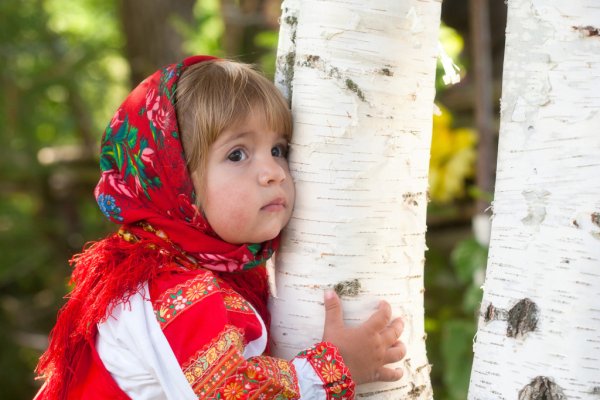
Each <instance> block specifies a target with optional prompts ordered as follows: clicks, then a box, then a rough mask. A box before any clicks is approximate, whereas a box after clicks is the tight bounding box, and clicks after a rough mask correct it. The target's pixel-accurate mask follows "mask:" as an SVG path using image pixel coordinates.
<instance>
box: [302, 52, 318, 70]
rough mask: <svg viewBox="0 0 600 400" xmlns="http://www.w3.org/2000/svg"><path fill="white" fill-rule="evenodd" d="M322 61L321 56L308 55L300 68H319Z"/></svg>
mask: <svg viewBox="0 0 600 400" xmlns="http://www.w3.org/2000/svg"><path fill="white" fill-rule="evenodd" d="M320 60H321V57H320V56H315V55H308V56H305V57H304V58H303V60H302V62H301V63H300V66H302V67H308V68H317V67H318V63H319V61H320Z"/></svg>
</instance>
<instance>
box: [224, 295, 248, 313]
mask: <svg viewBox="0 0 600 400" xmlns="http://www.w3.org/2000/svg"><path fill="white" fill-rule="evenodd" d="M224 300H225V304H226V305H228V306H229V307H231V308H233V309H236V310H239V309H242V308H244V303H243V302H242V299H241V298H239V297H237V296H236V297H234V296H225V298H224Z"/></svg>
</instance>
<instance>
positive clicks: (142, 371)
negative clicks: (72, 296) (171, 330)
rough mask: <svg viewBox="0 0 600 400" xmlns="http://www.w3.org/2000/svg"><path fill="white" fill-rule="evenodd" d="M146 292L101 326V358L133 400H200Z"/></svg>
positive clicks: (131, 300)
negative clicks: (182, 368) (164, 332)
mask: <svg viewBox="0 0 600 400" xmlns="http://www.w3.org/2000/svg"><path fill="white" fill-rule="evenodd" d="M146 293H148V288H147V286H144V287H143V288H142V290H141V291H140V293H136V294H135V295H134V296H132V297H131V298H130V299H129V302H128V303H125V304H119V305H118V306H117V307H115V309H114V311H113V312H112V315H111V316H109V317H108V319H107V320H106V321H105V322H103V323H101V324H98V337H97V339H96V348H97V351H98V354H99V356H100V359H101V360H102V363H103V364H104V366H105V367H106V369H107V370H108V372H110V374H111V375H112V377H113V378H114V379H115V381H116V382H117V384H118V385H119V387H120V388H121V389H122V390H123V391H124V392H125V393H127V395H128V396H129V397H131V398H132V399H136V400H137V399H141V400H159V399H161V400H162V399H173V400H187V399H190V400H191V399H197V398H198V397H197V396H196V394H195V393H194V391H193V390H192V387H191V386H190V384H189V383H188V381H187V379H186V378H185V375H184V374H183V372H182V371H181V367H180V366H179V363H178V361H177V359H176V358H175V354H173V351H172V350H171V347H170V346H169V343H168V341H167V338H166V337H165V336H164V334H163V332H162V330H161V328H160V325H159V324H158V321H157V320H156V316H155V314H154V310H153V309H152V303H151V302H150V300H149V296H147V295H146Z"/></svg>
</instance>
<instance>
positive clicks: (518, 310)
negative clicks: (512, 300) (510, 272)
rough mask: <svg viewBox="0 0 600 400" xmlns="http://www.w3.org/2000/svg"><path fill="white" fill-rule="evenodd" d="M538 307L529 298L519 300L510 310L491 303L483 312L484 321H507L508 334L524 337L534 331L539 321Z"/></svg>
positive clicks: (514, 336) (509, 335)
mask: <svg viewBox="0 0 600 400" xmlns="http://www.w3.org/2000/svg"><path fill="white" fill-rule="evenodd" d="M538 315H539V311H538V307H537V306H536V304H535V303H534V302H533V301H531V300H529V299H522V300H519V302H518V303H517V304H515V305H514V306H513V307H512V308H511V309H510V310H508V311H506V310H504V309H502V308H498V307H495V306H494V305H493V304H492V303H490V304H489V305H488V306H487V307H486V309H485V311H484V312H483V315H482V317H483V321H484V322H486V323H487V322H490V321H507V326H506V336H508V337H513V338H518V339H520V338H522V337H523V336H524V335H525V334H526V333H528V332H531V331H534V330H535V329H536V328H537V323H538Z"/></svg>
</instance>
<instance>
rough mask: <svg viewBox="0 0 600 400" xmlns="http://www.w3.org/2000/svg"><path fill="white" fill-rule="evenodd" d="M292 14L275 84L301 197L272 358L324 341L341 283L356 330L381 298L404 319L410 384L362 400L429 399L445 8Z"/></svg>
mask: <svg viewBox="0 0 600 400" xmlns="http://www.w3.org/2000/svg"><path fill="white" fill-rule="evenodd" d="M282 10H283V16H282V19H281V23H282V29H281V34H280V35H281V37H280V47H279V55H278V73H277V75H276V83H278V84H279V85H280V87H282V90H283V91H284V93H290V92H291V93H292V102H291V104H292V113H293V116H294V139H293V143H292V146H291V155H290V166H291V169H292V175H293V177H294V180H295V182H296V188H297V197H296V207H295V211H294V215H293V217H292V220H291V222H290V224H289V225H288V227H287V228H286V231H285V234H284V240H283V243H282V247H281V249H280V251H279V255H278V258H277V274H276V283H277V297H276V298H274V299H273V301H272V333H273V336H274V340H275V343H276V346H275V349H274V350H275V352H276V354H277V355H279V356H282V357H286V358H290V357H292V356H294V355H295V354H296V353H297V352H298V351H300V350H302V349H303V348H305V347H307V346H309V345H311V344H313V343H315V342H318V341H320V340H321V337H322V332H323V320H324V309H323V291H324V289H325V288H331V287H334V286H335V285H337V284H339V283H341V282H342V283H345V284H342V285H341V286H344V287H345V290H346V294H343V295H342V300H343V304H344V311H345V316H346V320H347V323H349V324H357V323H359V322H362V321H364V320H365V319H366V317H367V316H368V315H370V314H371V313H372V312H373V311H374V310H375V308H376V306H377V302H378V299H386V300H387V301H389V302H390V303H391V305H392V307H393V310H394V314H395V316H400V317H403V319H404V321H405V332H404V334H403V336H402V339H403V341H404V342H405V343H406V344H407V347H408V354H407V356H406V358H405V360H404V361H402V362H401V363H400V364H399V365H398V366H401V367H403V368H404V371H405V376H404V378H403V379H402V380H401V381H399V382H395V383H388V384H382V383H377V384H368V385H363V386H362V387H360V388H359V390H358V393H359V397H360V398H377V399H394V400H396V399H401V398H411V399H429V398H432V391H431V387H430V382H429V370H430V365H429V364H428V361H427V357H426V353H425V334H424V326H423V325H424V323H423V321H424V318H423V311H424V310H423V292H424V289H423V265H424V251H425V231H426V225H425V214H426V207H427V175H428V166H429V151H430V142H431V128H432V113H433V100H434V94H435V88H434V77H435V65H436V55H437V37H438V27H439V22H440V1H439V0H421V1H418V0H402V1H399V0H377V1H368V2H366V1H363V0H346V1H324V0H321V1H312V0H310V1H309V0H303V1H295V2H292V1H285V2H284V3H283V5H282ZM290 67H293V70H292V69H290ZM290 78H292V79H291V81H290ZM338 287H340V286H338Z"/></svg>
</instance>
